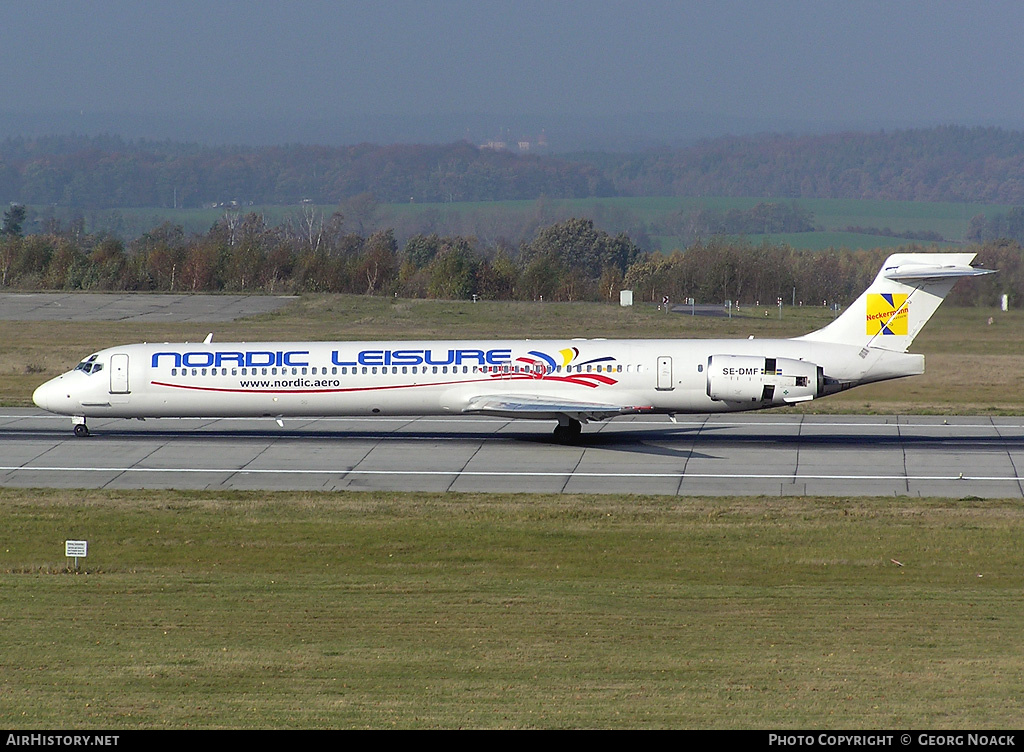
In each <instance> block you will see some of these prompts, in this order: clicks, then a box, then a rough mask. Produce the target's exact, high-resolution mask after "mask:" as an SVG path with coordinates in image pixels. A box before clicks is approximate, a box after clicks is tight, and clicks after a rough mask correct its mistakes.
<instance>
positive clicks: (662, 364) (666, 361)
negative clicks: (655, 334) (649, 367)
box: [658, 355, 672, 392]
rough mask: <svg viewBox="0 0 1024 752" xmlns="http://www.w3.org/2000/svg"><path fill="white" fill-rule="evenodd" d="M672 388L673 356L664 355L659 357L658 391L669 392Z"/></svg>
mask: <svg viewBox="0 0 1024 752" xmlns="http://www.w3.org/2000/svg"><path fill="white" fill-rule="evenodd" d="M671 389H672V358H670V357H669V356H668V355H662V356H661V357H659V358H658V391H661V392H667V391H670V390H671Z"/></svg>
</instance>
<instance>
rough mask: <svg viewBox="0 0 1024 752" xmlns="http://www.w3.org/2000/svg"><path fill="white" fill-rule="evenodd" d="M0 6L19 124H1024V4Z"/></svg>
mask: <svg viewBox="0 0 1024 752" xmlns="http://www.w3.org/2000/svg"><path fill="white" fill-rule="evenodd" d="M0 7H2V14H0V72H2V77H0V113H41V112H42V113H48V112H54V113H56V112H64V113H67V112H76V113H84V114H94V113H126V114H143V115H157V116H161V117H164V116H170V117H171V118H174V119H175V120H176V121H179V120H187V119H188V118H191V117H197V118H207V119H210V118H221V119H228V120H235V121H237V120H239V119H246V120H249V121H250V122H258V121H260V120H263V119H272V120H274V119H276V120H287V121H290V122H301V121H306V120H320V121H325V120H331V119H336V118H351V117H353V116H380V115H395V116H401V117H406V118H413V119H415V118H416V117H418V116H427V115H429V116H436V115H449V114H453V113H486V114H491V115H497V116H500V117H502V118H506V119H509V120H510V121H511V120H514V119H515V118H516V117H525V116H530V117H533V118H534V119H535V120H536V118H543V117H549V116H550V117H558V116H569V117H577V118H593V117H598V116H600V117H609V116H611V117H620V118H625V119H626V120H627V122H628V119H629V118H631V117H636V116H637V115H638V114H640V113H698V114H701V115H703V116H707V117H712V118H717V117H721V118H723V119H727V118H737V117H744V118H752V119H755V120H757V121H758V122H760V123H775V124H781V126H784V125H786V124H796V125H802V124H812V125H814V126H818V127H821V126H824V127H831V126H833V125H835V126H836V127H850V126H861V125H863V127H865V128H878V127H894V126H909V125H931V124H935V123H940V122H952V123H964V124H977V123H982V124H998V125H1004V126H1010V127H1024V3H1022V2H1010V1H1008V0H1007V1H1003V0H1000V1H996V2H993V1H986V0H975V1H974V2H954V1H953V0H935V1H934V2H901V1H899V0H886V1H885V2H873V1H872V2H868V1H863V2H858V1H856V0H845V1H842V2H824V1H819V2H803V1H798V0H789V1H785V0H778V1H776V2H771V1H765V0H761V1H757V2H743V1H740V0H735V1H732V2H725V1H717V0H705V1H704V2H689V1H688V0H676V1H675V2H669V1H667V0H629V1H627V2H618V1H617V0H588V1H587V2H567V1H566V2H560V1H559V0H539V1H534V0H519V1H516V2H495V1H492V0H419V1H418V2H413V1H412V0H373V1H372V2H361V1H355V0H337V1H336V2H326V1H320V2H312V1H309V2H303V1H302V0H294V1H292V2H275V1H274V0H263V1H262V2H252V1H247V2H236V1H232V2H227V1H218V0H202V1H201V2H193V1H192V0H187V1H186V0H160V2H154V1H153V0H131V1H129V2H113V1H108V0H91V1H90V2H83V1H81V0H76V1H74V2H70V1H59V0H50V1H47V0H33V1H32V2H19V3H13V2H11V3H4V4H3V6H0ZM53 122H54V130H58V129H59V128H60V126H61V124H62V123H63V122H64V121H62V120H61V119H60V118H56V117H55V118H54V121H53ZM781 126H776V127H781ZM0 135H6V134H3V133H0Z"/></svg>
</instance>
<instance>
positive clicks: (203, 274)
mask: <svg viewBox="0 0 1024 752" xmlns="http://www.w3.org/2000/svg"><path fill="white" fill-rule="evenodd" d="M303 217H304V219H305V222H302V223H299V222H289V223H286V224H283V225H271V224H268V223H267V221H266V220H265V218H264V217H263V216H262V215H259V214H256V213H249V214H242V213H226V214H225V215H224V217H222V218H221V219H220V220H219V221H218V222H217V223H216V224H214V226H213V227H211V228H210V230H209V231H208V232H206V233H200V234H191V235H188V234H186V233H185V232H184V231H183V229H182V228H181V226H179V225H174V224H171V223H163V224H161V225H159V226H158V227H155V228H153V229H152V230H151V231H150V232H148V233H145V234H144V235H142V236H141V237H139V238H137V239H135V240H133V241H131V242H129V243H127V244H126V243H125V242H124V241H122V240H120V239H119V238H117V237H113V236H110V235H104V234H97V235H90V234H86V233H82V232H81V231H80V229H79V228H76V227H56V226H55V227H51V228H50V230H49V231H48V232H44V233H36V234H31V235H24V234H20V233H18V232H17V231H16V230H17V226H16V221H17V212H15V211H14V210H13V209H10V210H8V212H6V213H5V215H4V225H3V231H2V232H0V290H37V289H48V290H92V291H158V292H187V293H200V292H237V293H271V294H284V293H297V292H338V293H350V294H360V295H388V296H400V297H410V298H446V299H471V298H473V297H474V296H477V297H482V298H485V299H493V300H538V301H540V300H549V301H551V300H564V301H574V300H598V301H599V300H604V301H617V300H618V295H619V291H620V290H622V289H631V290H633V291H634V296H635V298H636V300H637V301H638V302H658V301H661V299H662V297H663V296H668V297H669V298H670V300H671V301H673V302H681V301H683V300H684V299H686V298H691V297H692V298H694V299H695V300H696V301H697V302H700V303H723V304H724V303H725V301H734V302H736V303H739V304H743V305H751V304H757V303H764V304H770V303H771V302H774V301H775V300H776V299H777V298H782V299H783V300H784V301H786V303H787V304H789V303H798V304H805V303H806V304H813V305H832V304H834V303H835V304H839V305H847V304H849V303H850V302H852V300H853V299H854V298H855V297H856V295H857V294H859V293H860V291H861V290H863V289H864V288H865V287H866V286H867V285H868V283H869V282H870V280H871V279H872V278H873V277H874V275H875V274H876V273H877V271H878V268H879V266H880V264H881V262H882V260H883V258H884V257H885V255H886V254H887V253H888V251H885V250H875V251H847V250H835V249H833V250H826V251H798V250H794V249H793V248H792V247H790V246H788V245H786V244H773V243H769V242H762V243H760V244H754V243H752V242H751V241H749V240H748V239H745V238H742V237H739V238H737V237H725V236H715V237H712V238H710V239H708V240H698V241H696V242H694V243H693V244H691V245H689V246H688V247H686V248H685V249H681V250H678V251H675V252H673V253H670V254H663V253H650V252H645V251H643V250H642V249H641V248H639V247H638V246H637V245H636V244H635V243H633V241H632V240H631V239H630V238H629V236H628V235H626V234H618V235H611V234H609V233H607V232H605V231H603V230H600V229H598V228H596V227H595V226H594V223H593V221H592V220H589V219H580V218H573V219H568V220H566V221H563V222H557V223H555V224H552V225H549V226H545V227H541V228H539V229H538V230H537V231H536V233H535V235H534V236H533V238H532V239H531V240H530V241H529V242H523V243H521V244H520V245H518V246H510V245H508V244H506V243H502V242H500V241H499V242H495V243H484V242H481V241H480V240H479V239H478V238H476V237H463V236H458V235H455V236H439V235H437V234H429V235H425V234H420V235H415V236H413V237H411V238H409V239H408V241H406V242H405V243H404V244H403V245H401V246H400V245H399V243H398V241H397V240H396V238H395V234H394V232H393V231H392V230H379V231H376V232H373V233H370V234H368V235H361V234H358V233H353V232H348V231H346V230H345V229H344V223H343V221H342V219H343V218H342V217H340V215H338V214H335V215H334V216H332V217H324V216H323V215H320V214H317V213H316V212H313V211H310V212H308V213H307V214H304V215H303ZM907 248H908V250H921V247H920V246H916V245H911V246H908V247H907ZM968 250H973V251H976V252H977V253H978V258H977V260H976V263H978V264H980V265H982V266H985V267H987V268H992V269H998V270H999V271H1000V274H998V275H992V276H991V277H985V278H982V279H979V280H972V281H971V282H969V283H965V284H963V285H959V286H958V287H957V288H956V290H954V293H953V295H952V298H951V299H953V300H955V301H956V302H957V303H959V304H961V305H986V306H992V305H998V303H999V299H1000V296H1001V295H1002V294H1004V293H1005V294H1008V295H1009V296H1010V300H1011V302H1012V303H1013V304H1014V305H1015V306H1016V305H1018V304H1020V303H1024V250H1022V248H1021V246H1020V244H1018V243H1017V242H1016V241H1012V240H1007V239H997V240H990V241H986V242H984V243H981V244H978V245H975V246H972V247H970V248H969V249H968Z"/></svg>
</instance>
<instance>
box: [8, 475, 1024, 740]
mask: <svg viewBox="0 0 1024 752" xmlns="http://www.w3.org/2000/svg"><path fill="white" fill-rule="evenodd" d="M1022 517H1024V509H1022V507H1021V505H1020V504H1019V503H1009V502H999V501H985V502H980V501H971V500H961V501H935V500H927V499H924V500H922V499H906V498H899V499H884V500H872V499H855V500H852V499H807V498H782V499H778V498H773V499H715V500H713V501H711V500H700V499H686V500H677V499H661V498H647V497H628V498H619V497H604V496H602V497H579V496H526V495H499V496H494V495H488V496H474V495H437V496H434V495H426V494H368V493H358V494H355V493H353V494H323V495H314V494H265V493H252V494H246V493H200V492H197V493H171V492H103V491H80V492H76V491H14V490H2V489H0V525H2V528H3V530H4V531H5V532H6V535H5V543H4V546H3V549H2V553H0V629H2V633H3V635H4V644H5V649H4V650H3V651H2V652H0V666H2V675H3V678H2V679H0V698H2V701H0V725H4V726H6V727H8V728H37V729H38V728H75V729H85V728H105V729H123V728H393V727H400V728H433V727H442V728H456V727H459V728H566V727H569V728H650V727H657V728H774V729H801V728H802V729H806V728H814V729H849V728H859V729H909V728H918V729H964V728H967V729H978V728H985V729H994V728H1016V727H1018V726H1019V724H1020V718H1021V714H1022V712H1024V708H1022V700H1021V696H1020V686H1021V683H1022V681H1024V643H1022V642H1021V640H1020V639H1019V636H1020V634H1021V633H1022V631H1024V610H1022V609H1021V608H1020V592H1021V590H1022V588H1024V551H1022V549H1021V547H1020V545H1019V531H1020V528H1021V524H1022V522H1024V519H1022ZM66 538H85V539H88V540H89V556H88V558H87V559H85V560H83V561H82V562H81V564H82V569H81V570H80V571H79V572H77V573H75V572H74V571H73V570H70V569H68V568H67V566H66V562H65V560H64V559H63V541H64V540H65V539H66Z"/></svg>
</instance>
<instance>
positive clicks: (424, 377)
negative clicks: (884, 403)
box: [33, 339, 924, 418]
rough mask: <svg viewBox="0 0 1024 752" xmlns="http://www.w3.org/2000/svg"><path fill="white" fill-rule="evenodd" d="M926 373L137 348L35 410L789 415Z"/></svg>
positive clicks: (790, 351)
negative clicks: (608, 408)
mask: <svg viewBox="0 0 1024 752" xmlns="http://www.w3.org/2000/svg"><path fill="white" fill-rule="evenodd" d="M713 357H717V358H718V359H719V361H718V362H725V361H726V360H728V362H730V363H741V364H742V363H745V362H746V360H745V359H763V358H770V359H773V360H774V359H782V360H785V361H786V362H787V363H788V365H787V367H785V368H784V367H782V366H781V365H780V367H779V369H778V378H777V379H775V380H776V381H778V382H779V386H778V387H777V391H776V392H775V393H774V396H773V397H771V398H769V399H764V398H762V397H761V396H760V395H761V392H760V391H757V392H756V395H757V396H755V397H754V398H747V397H745V396H744V397H736V398H731V397H730V398H721V396H720V395H721V393H722V392H721V389H720V388H717V390H716V389H715V388H712V387H713V386H715V385H714V384H712V383H711V382H710V378H711V373H710V372H711V371H712V368H711V367H710V364H711V359H712V358H713ZM923 360H924V359H923V357H922V356H920V355H911V354H906V353H901V352H893V351H889V350H884V349H879V348H863V347H857V346H853V345H841V344H832V343H827V342H813V341H804V340H801V339H783V340H778V339H764V340H757V339H749V340H499V341H476V340H464V341H458V340H453V341H429V342H427V341H423V342H263V343H196V344H137V345H127V346H123V347H113V348H109V349H106V350H103V351H101V352H99V353H96V355H95V356H92V357H91V358H90V359H88V360H87V361H84V362H83V363H82V364H80V365H79V367H78V368H76V369H75V370H74V371H70V372H68V373H65V374H63V375H61V376H58V377H57V378H55V379H52V380H50V381H48V382H46V383H45V384H43V385H42V386H40V387H39V389H37V390H36V392H35V394H34V395H33V399H34V401H35V402H36V404H38V405H39V406H40V407H43V408H45V409H46V410H49V411H51V412H56V413H61V414H65V415H73V416H83V417H101V416H102V417H124V418H150V417H152V418H156V417H242V416H271V417H280V416H335V415H438V414H453V413H454V414H458V413H462V412H473V410H472V409H469V408H470V407H471V405H472V403H473V401H474V400H476V399H478V398H481V397H501V396H513V395H514V396H518V397H523V398H524V399H527V400H534V401H538V402H540V401H543V400H549V401H553V402H555V403H557V404H561V403H598V404H601V405H621V406H629V407H633V408H636V409H633V410H631V411H632V412H655V413H705V412H726V411H736V410H751V409H761V408H765V407H772V406H776V405H782V404H789V403H791V402H794V401H802V400H803V399H811V398H813V397H818V396H822V395H823V394H828V393H831V392H834V391H839V390H840V389H842V388H847V387H849V386H855V385H857V384H862V383H867V382H871V381H880V380H883V379H891V378H898V377H901V376H908V375H914V374H918V373H921V372H923V367H924V366H923ZM798 361H802V362H803V363H804V364H806V369H805V368H803V367H802V366H801V365H800V363H797V362H798ZM758 362H761V361H758ZM790 362H791V363H790ZM762 366H763V362H762ZM790 366H796V367H797V368H796V371H798V372H803V371H807V372H808V373H810V374H813V373H814V369H815V368H817V369H818V373H819V374H820V375H823V376H824V379H825V381H826V382H827V383H828V384H829V387H828V388H827V389H822V388H821V383H822V382H821V379H820V378H819V383H818V385H817V388H815V387H814V386H813V385H812V386H810V387H808V386H807V385H806V383H805V385H804V391H802V392H801V391H800V390H799V389H797V390H795V391H793V392H792V394H793V395H797V394H799V395H803V396H802V397H799V398H790V397H787V396H785V395H788V394H790V388H791V387H792V385H793V384H794V383H796V382H794V381H793V379H792V378H790V377H789V376H788V375H787V373H786V371H792V370H793V369H792V368H791V367H790ZM756 370H758V369H756V368H725V369H723V368H722V367H716V369H715V377H714V378H717V379H718V380H719V383H720V384H725V383H726V382H729V383H731V382H733V381H735V382H737V383H740V382H744V380H746V381H750V380H753V381H755V382H757V384H760V381H762V380H764V379H765V371H764V369H763V367H762V368H761V369H760V373H755V371H756ZM771 378H773V379H774V378H775V376H774V373H772V377H771ZM797 378H799V377H797ZM806 381H807V379H806V378H805V379H804V382H806ZM728 385H729V384H726V386H728ZM740 387H741V388H740V389H739V392H743V390H744V389H746V387H745V386H744V385H743V384H742V383H740ZM759 389H760V387H759V386H758V390H759ZM808 389H809V390H810V391H808ZM747 391H750V390H749V389H748V390H747ZM739 392H737V393H739ZM730 393H731V392H730ZM712 395H716V396H717V398H713V396H712ZM554 412H559V411H552V413H554ZM623 412H627V410H623ZM514 417H529V416H528V415H522V416H514ZM549 417H550V416H549ZM603 417H610V416H607V415H606V416H603Z"/></svg>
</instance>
